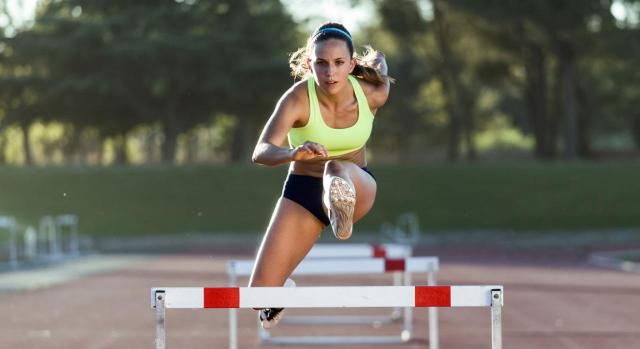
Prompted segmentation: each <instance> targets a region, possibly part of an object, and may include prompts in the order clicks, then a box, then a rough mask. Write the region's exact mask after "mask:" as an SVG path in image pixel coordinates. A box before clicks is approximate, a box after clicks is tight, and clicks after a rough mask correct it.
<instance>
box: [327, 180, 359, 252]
mask: <svg viewBox="0 0 640 349" xmlns="http://www.w3.org/2000/svg"><path fill="white" fill-rule="evenodd" d="M329 206H330V207H329V220H330V221H331V228H332V229H333V234H334V235H335V236H336V238H338V239H339V240H347V239H348V238H350V237H351V233H352V232H353V211H354V208H355V206H356V193H355V191H354V190H353V188H352V187H351V185H349V183H348V182H347V181H345V180H344V179H342V178H340V177H334V178H332V179H331V184H330V185H329Z"/></svg>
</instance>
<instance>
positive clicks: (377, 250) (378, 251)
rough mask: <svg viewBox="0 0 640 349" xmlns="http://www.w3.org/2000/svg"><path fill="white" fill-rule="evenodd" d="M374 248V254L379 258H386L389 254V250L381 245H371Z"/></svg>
mask: <svg viewBox="0 0 640 349" xmlns="http://www.w3.org/2000/svg"><path fill="white" fill-rule="evenodd" d="M371 247H372V248H373V256H374V257H378V258H384V257H386V256H387V250H386V249H385V248H384V247H382V246H379V245H373V246H371Z"/></svg>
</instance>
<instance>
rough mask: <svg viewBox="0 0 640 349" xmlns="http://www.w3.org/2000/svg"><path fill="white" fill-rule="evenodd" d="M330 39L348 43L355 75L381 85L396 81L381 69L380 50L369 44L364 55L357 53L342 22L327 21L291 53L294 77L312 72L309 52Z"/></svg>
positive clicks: (290, 59) (290, 63) (301, 76)
mask: <svg viewBox="0 0 640 349" xmlns="http://www.w3.org/2000/svg"><path fill="white" fill-rule="evenodd" d="M332 29H333V30H332ZM329 39H339V40H342V41H344V42H346V43H347V47H348V48H349V53H350V54H351V57H354V58H355V59H356V66H355V68H354V69H353V72H352V74H353V75H354V76H356V77H358V78H360V79H362V80H364V81H366V82H369V83H372V84H374V85H381V84H384V83H386V82H387V81H390V82H394V80H393V78H391V77H390V76H388V75H385V74H383V73H382V72H381V71H380V67H379V65H378V64H377V63H376V62H375V59H376V56H377V54H378V51H376V50H374V49H373V48H372V47H371V46H368V45H367V46H365V52H364V55H362V56H360V55H358V54H357V53H355V52H354V49H353V41H352V39H351V33H349V31H348V30H347V28H345V27H344V26H343V25H342V24H340V23H336V22H327V23H324V24H323V25H321V26H320V27H318V29H316V30H315V31H314V32H313V34H312V35H311V36H310V37H309V39H307V44H306V45H305V46H304V47H301V48H299V49H298V50H297V51H296V52H293V53H291V57H290V58H289V66H290V67H291V75H293V77H294V78H304V77H306V76H307V75H308V74H309V73H310V71H309V68H308V66H307V59H308V58H309V53H310V52H311V50H312V49H313V46H314V45H315V44H317V43H318V42H321V41H325V40H329Z"/></svg>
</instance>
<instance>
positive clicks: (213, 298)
mask: <svg viewBox="0 0 640 349" xmlns="http://www.w3.org/2000/svg"><path fill="white" fill-rule="evenodd" d="M503 298H504V289H503V287H502V286H346V287H295V288H284V287H251V288H250V287H156V288H152V289H151V307H152V308H154V309H155V312H156V341H155V343H156V349H165V348H166V341H165V339H166V328H165V317H166V313H165V310H166V309H172V308H173V309H178V308H182V309H206V308H378V307H490V308H491V348H492V349H502V306H503ZM229 340H230V341H231V340H236V339H235V338H229Z"/></svg>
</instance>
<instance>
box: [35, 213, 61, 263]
mask: <svg viewBox="0 0 640 349" xmlns="http://www.w3.org/2000/svg"><path fill="white" fill-rule="evenodd" d="M40 231H41V232H42V234H44V235H46V237H47V240H48V242H49V244H48V245H49V258H50V259H55V258H57V257H59V254H60V248H59V247H58V237H57V235H56V223H55V221H54V220H53V217H51V216H44V217H42V218H40Z"/></svg>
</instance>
